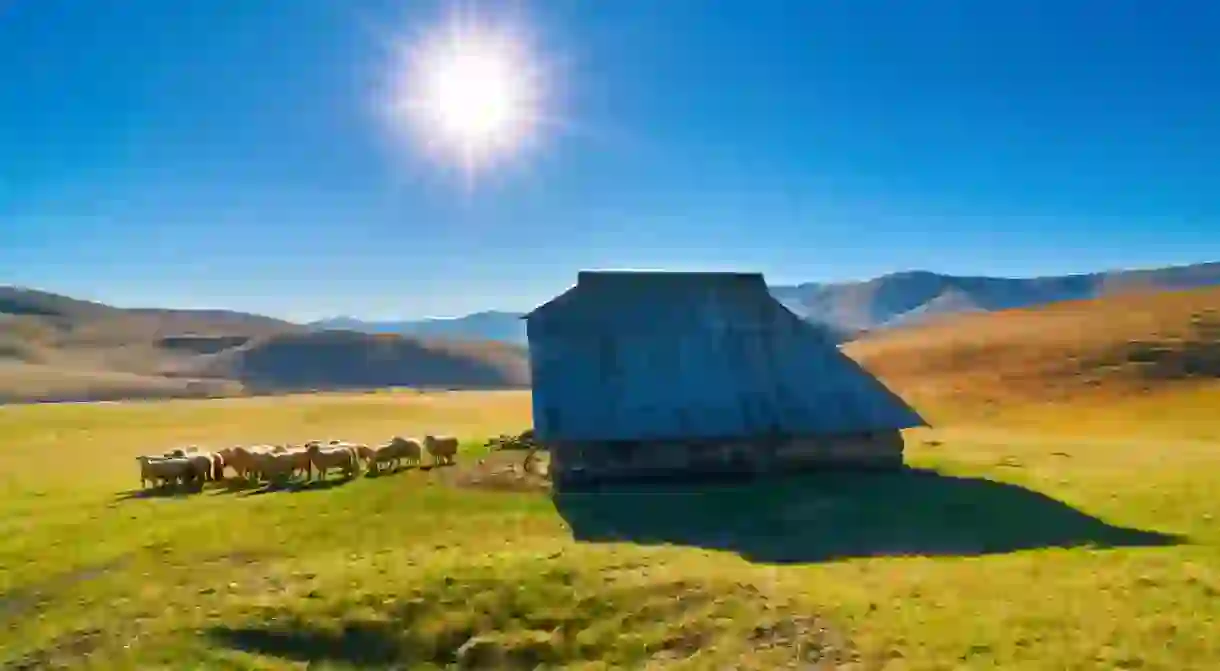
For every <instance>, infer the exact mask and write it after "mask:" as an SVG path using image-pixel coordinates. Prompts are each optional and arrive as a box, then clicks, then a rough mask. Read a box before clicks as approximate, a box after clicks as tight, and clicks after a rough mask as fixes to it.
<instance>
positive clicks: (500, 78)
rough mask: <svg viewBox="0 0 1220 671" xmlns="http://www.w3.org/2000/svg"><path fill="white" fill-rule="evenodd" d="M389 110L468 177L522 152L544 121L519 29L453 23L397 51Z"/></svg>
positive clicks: (533, 66) (536, 78) (538, 85)
mask: <svg viewBox="0 0 1220 671" xmlns="http://www.w3.org/2000/svg"><path fill="white" fill-rule="evenodd" d="M395 72H396V75H395V77H394V80H395V86H394V90H393V92H392V93H391V107H392V109H393V111H394V113H395V117H396V120H397V121H399V122H402V123H404V124H405V125H406V126H408V127H409V129H410V130H411V131H412V133H413V135H414V136H415V139H416V141H417V142H418V143H419V144H420V145H421V146H422V147H424V148H425V149H426V150H427V152H428V153H431V154H435V155H438V156H439V157H441V158H443V159H445V160H448V161H456V162H457V163H458V164H459V165H460V167H462V168H463V169H464V170H466V171H467V172H468V173H469V172H474V171H477V170H480V169H482V168H485V167H487V166H488V165H489V164H491V163H493V162H496V161H498V160H500V159H503V158H506V157H508V156H510V155H512V154H513V153H514V152H516V151H518V150H520V149H521V148H522V146H523V145H525V144H526V143H527V142H528V141H529V140H531V139H532V137H533V136H534V134H535V133H536V131H537V128H538V125H539V123H540V120H541V118H542V102H543V100H542V93H543V87H542V76H541V68H540V67H539V65H538V62H537V59H536V57H535V56H534V55H533V54H532V53H531V51H530V49H529V44H528V41H527V40H526V39H525V38H524V36H523V34H522V32H521V31H520V30H514V29H513V28H512V27H510V26H509V25H502V26H495V25H489V24H486V23H478V22H476V21H474V20H472V19H470V18H468V17H454V18H451V19H450V21H449V23H448V24H447V25H445V26H444V27H443V28H442V29H441V30H437V31H434V32H433V33H432V34H430V35H426V36H424V38H423V39H421V40H418V41H416V42H415V43H413V44H412V45H410V46H409V47H407V48H405V49H403V50H402V52H401V54H400V59H399V60H398V62H396V63H395Z"/></svg>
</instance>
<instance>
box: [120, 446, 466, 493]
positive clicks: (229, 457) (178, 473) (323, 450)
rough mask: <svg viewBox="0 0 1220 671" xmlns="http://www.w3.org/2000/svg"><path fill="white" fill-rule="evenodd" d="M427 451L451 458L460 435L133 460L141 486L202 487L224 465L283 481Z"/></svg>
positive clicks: (396, 462) (354, 470)
mask: <svg viewBox="0 0 1220 671" xmlns="http://www.w3.org/2000/svg"><path fill="white" fill-rule="evenodd" d="M425 451H426V452H427V453H428V455H429V456H431V458H432V464H433V465H434V466H440V465H445V464H454V463H456V459H457V452H458V440H457V438H455V437H453V436H432V435H428V436H424V438H423V440H422V441H421V440H416V439H414V438H403V437H401V436H395V437H394V438H392V439H391V440H390V441H389V442H387V443H384V444H382V445H378V446H375V447H370V446H368V445H364V444H361V443H348V442H345V441H340V440H331V441H328V442H325V443H324V442H322V441H318V440H315V441H310V442H308V443H305V444H304V445H302V446H299V447H297V446H291V445H254V446H250V447H241V446H238V447H227V448H224V449H222V450H217V451H215V452H207V451H200V450H199V449H198V448H195V447H188V448H184V449H177V450H172V451H170V452H166V453H164V454H160V455H144V456H139V457H136V461H137V462H138V463H139V464H140V486H141V487H144V488H147V487H148V485H149V483H151V484H152V485H154V486H156V487H162V488H164V487H169V486H173V485H183V486H188V487H190V486H195V487H197V488H202V487H203V485H204V483H206V482H209V481H213V482H218V481H221V480H223V479H224V478H225V469H227V468H231V469H233V472H234V473H235V474H236V476H237V477H239V478H241V479H243V480H246V481H249V482H262V481H266V482H268V483H271V484H281V483H283V482H284V481H286V480H288V479H289V478H291V477H293V476H295V475H296V474H297V473H303V474H304V475H305V478H306V479H307V480H310V479H313V477H314V471H316V472H317V477H318V478H319V479H323V480H324V479H326V475H327V473H328V472H329V471H330V470H331V469H338V470H340V471H342V472H343V473H344V475H346V476H347V477H355V476H356V475H358V474H359V473H360V470H361V466H362V465H363V466H364V468H365V469H367V470H368V471H369V472H370V473H380V472H381V470H382V467H383V466H392V467H393V468H395V469H397V468H398V467H399V466H400V465H402V463H403V462H406V463H408V464H416V465H419V464H421V462H422V460H423V453H424V452H425Z"/></svg>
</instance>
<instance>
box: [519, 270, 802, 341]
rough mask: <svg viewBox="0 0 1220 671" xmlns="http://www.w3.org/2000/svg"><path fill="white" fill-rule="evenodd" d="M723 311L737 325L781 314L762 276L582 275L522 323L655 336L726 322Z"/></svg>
mask: <svg viewBox="0 0 1220 671" xmlns="http://www.w3.org/2000/svg"><path fill="white" fill-rule="evenodd" d="M727 306H733V309H732V311H733V313H734V314H733V315H732V318H733V320H734V321H735V322H736V323H737V324H738V325H744V324H745V323H747V322H750V323H755V322H759V321H765V320H767V319H768V318H770V317H772V316H773V313H774V310H775V308H780V309H784V308H782V306H780V305H779V304H778V303H776V302H775V301H773V300H772V299H771V297H770V294H769V293H768V291H767V283H766V281H765V280H764V279H763V275H762V273H729V272H663V271H635V270H613V271H610V270H597V271H593V270H584V271H581V272H580V273H579V274H578V275H577V281H576V285H575V286H573V287H572V288H570V289H568V290H567V291H565V292H564V293H562V294H560V295H559V296H556V297H555V298H553V299H551V300H550V301H547V302H546V303H543V304H542V305H540V306H538V307H537V308H535V309H534V310H533V311H532V312H530V313H529V314H527V315H525V317H524V319H526V320H527V321H529V322H531V323H533V324H534V325H535V326H536V327H540V328H548V329H560V330H571V329H582V330H588V329H597V330H603V331H643V330H660V329H665V328H673V327H674V326H675V325H676V324H679V323H690V322H692V321H702V322H705V323H707V322H715V321H718V320H722V319H727V318H729V315H725V314H721V313H723V312H724V311H725V308H726V307H727Z"/></svg>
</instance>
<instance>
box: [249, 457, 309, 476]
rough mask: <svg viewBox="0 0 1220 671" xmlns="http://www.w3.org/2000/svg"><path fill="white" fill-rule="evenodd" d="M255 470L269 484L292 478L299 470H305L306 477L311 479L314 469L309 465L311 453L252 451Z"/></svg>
mask: <svg viewBox="0 0 1220 671" xmlns="http://www.w3.org/2000/svg"><path fill="white" fill-rule="evenodd" d="M250 455H251V458H252V460H253V461H254V467H255V470H256V471H257V472H258V474H259V475H260V476H261V477H263V478H266V479H267V480H268V481H269V482H275V481H282V480H284V479H286V478H290V477H292V476H293V475H294V474H295V473H296V472H297V471H298V470H304V471H305V473H306V477H307V478H308V477H311V476H312V474H313V467H312V466H311V465H310V463H309V453H308V452H305V451H304V450H285V451H280V452H276V451H270V450H268V451H265V452H264V451H261V450H259V451H251V452H250Z"/></svg>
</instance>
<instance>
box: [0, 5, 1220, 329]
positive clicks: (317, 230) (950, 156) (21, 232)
mask: <svg viewBox="0 0 1220 671" xmlns="http://www.w3.org/2000/svg"><path fill="white" fill-rule="evenodd" d="M504 4H505V3H488V4H487V9H486V10H485V12H486V13H487V15H488V16H494V15H495V14H494V13H495V11H498V10H497V9H496V7H502V6H503V5H504ZM451 5H452V3H444V2H419V1H412V2H407V1H406V0H398V1H397V2H390V1H386V0H379V1H376V2H372V1H360V0H260V1H259V2H216V1H215V0H175V1H174V2H165V1H164V0H91V1H90V2H87V3H82V2H80V1H79V0H0V284H5V283H14V284H21V285H26V286H33V287H38V288H44V289H48V290H52V291H58V292H63V293H68V294H71V295H75V296H81V297H88V298H94V299H99V300H105V301H109V302H113V303H117V304H120V305H160V306H182V307H229V308H234V309H242V310H249V311H254V312H262V313H267V314H274V315H279V316H286V317H289V318H297V319H310V318H315V317H319V316H325V315H333V314H353V315H357V316H362V317H367V318H384V317H398V316H402V317H413V316H424V315H455V314H461V313H464V312H469V311H473V310H478V309H485V308H503V309H515V308H528V307H530V306H532V305H533V304H535V303H538V302H541V301H542V300H545V299H546V298H548V297H549V296H550V295H552V294H553V293H556V292H558V291H560V290H562V289H563V288H565V287H566V286H567V285H568V284H570V283H571V282H572V281H574V279H575V273H576V271H577V270H578V269H579V268H584V267H648V268H675V269H690V268H712V269H719V268H733V269H753V270H761V271H763V272H765V273H767V275H768V279H770V280H771V281H772V282H775V283H781V282H782V283H788V282H800V281H817V280H843V279H856V278H867V277H871V276H874V275H878V274H882V273H886V272H892V271H898V270H907V269H916V268H919V269H930V270H936V271H944V272H953V273H973V274H997V275H1014V276H1023V275H1036V274H1045V273H1062V272H1076V271H1090V270H1097V269H1105V268H1116V267H1130V266H1155V265H1162V264H1173V263H1189V262H1197V261H1205V260H1217V259H1220V53H1218V50H1220V48H1218V47H1217V46H1216V42H1215V36H1216V35H1218V34H1220V4H1217V3H1214V2H1202V1H1200V2H1186V1H1180V2H1157V1H1154V0H1146V1H1143V2H1131V1H1124V0H1109V1H1105V2H1102V1H1096V2H1071V1H1068V0H1059V1H1045V2H1043V1H1033V0H1026V1H1022V2H999V1H995V2H992V1H982V0H979V1H975V2H967V1H965V0H925V1H922V2H897V1H892V2H879V1H876V0H853V1H852V2H838V1H833V2H832V1H830V0H826V1H818V0H807V1H796V0H792V1H790V2H780V1H778V0H750V1H748V2H747V1H745V0H741V1H739V2H738V1H734V2H716V3H713V2H707V1H705V2H694V1H693V0H666V1H664V2H657V1H655V0H615V1H614V2H587V1H582V0H546V2H542V1H541V0H537V1H536V2H534V3H521V7H520V8H519V9H520V11H519V12H518V13H517V15H518V16H524V17H526V18H527V19H528V24H529V26H530V27H531V30H532V35H533V37H534V38H535V42H536V44H537V47H538V52H539V53H540V54H541V57H542V58H543V59H544V61H545V62H546V63H547V64H549V66H550V67H551V68H552V77H551V79H550V80H549V81H550V83H551V90H552V91H553V92H554V93H555V95H554V96H553V105H552V108H551V110H550V111H551V112H552V113H553V114H555V115H556V116H558V117H559V118H560V119H561V120H562V121H563V123H562V125H561V126H559V127H556V128H553V129H551V131H550V132H548V133H546V134H545V135H544V136H543V137H542V141H541V142H540V143H539V144H538V145H537V146H535V147H531V148H530V151H528V152H526V153H523V154H522V155H520V156H518V157H516V159H515V160H514V161H513V162H512V163H510V164H506V165H504V166H502V167H501V168H500V169H497V170H495V171H493V172H488V173H486V174H483V175H480V176H478V181H477V182H476V183H475V184H474V186H473V187H470V186H469V185H467V184H464V183H463V182H462V180H461V179H458V178H457V177H456V176H455V175H454V174H453V172H452V171H450V170H446V169H444V166H440V165H438V164H436V163H435V162H434V161H428V160H424V159H423V158H422V155H421V154H420V152H418V151H417V150H416V148H415V147H413V146H412V145H410V144H407V143H404V142H402V141H401V140H400V139H399V138H398V137H397V136H395V135H394V134H393V132H392V129H389V128H387V126H386V124H385V122H384V117H383V116H380V115H379V114H378V113H377V101H378V96H377V91H378V85H379V82H381V81H383V80H384V77H385V76H386V75H387V72H388V71H389V69H390V67H391V65H392V62H393V61H392V59H391V58H390V57H389V54H390V50H389V49H388V46H387V45H388V44H389V43H391V42H392V41H393V39H395V38H396V37H400V38H403V39H408V38H410V36H413V35H418V34H421V33H422V32H424V31H426V30H427V28H428V27H429V26H432V25H437V24H439V23H440V22H441V21H442V20H443V19H444V18H445V16H446V12H447V8H448V7H450V6H451Z"/></svg>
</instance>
